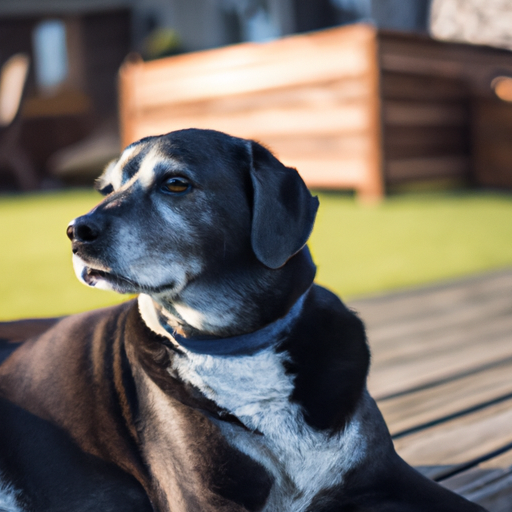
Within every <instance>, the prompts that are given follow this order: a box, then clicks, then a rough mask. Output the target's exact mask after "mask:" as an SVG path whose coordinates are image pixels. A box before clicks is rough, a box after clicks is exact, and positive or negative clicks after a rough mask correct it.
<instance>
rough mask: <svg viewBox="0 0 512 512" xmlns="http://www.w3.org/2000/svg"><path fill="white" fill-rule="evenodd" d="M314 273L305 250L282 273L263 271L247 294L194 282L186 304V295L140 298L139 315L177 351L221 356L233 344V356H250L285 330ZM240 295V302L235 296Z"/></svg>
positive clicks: (218, 285) (295, 314)
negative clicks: (242, 353) (236, 352)
mask: <svg viewBox="0 0 512 512" xmlns="http://www.w3.org/2000/svg"><path fill="white" fill-rule="evenodd" d="M315 271H316V267H315V265H314V264H313V262H312V260H311V256H310V254H309V251H308V250H307V248H305V249H303V251H301V253H300V254H297V255H296V256H295V257H293V258H292V260H290V261H289V262H288V263H287V264H286V265H285V266H284V267H283V268H280V269H277V270H268V269H264V270H263V271H262V272H261V274H262V275H261V276H260V279H259V280H257V281H256V282H257V283H258V284H259V286H254V284H253V286H252V287H251V288H252V289H251V290H250V292H251V293H249V291H248V287H245V288H243V287H244V283H243V282H240V281H242V280H240V279H239V280H238V282H239V283H240V286H241V287H242V290H239V291H238V293H237V290H235V291H233V290H232V289H226V288H225V284H224V283H222V282H220V283H215V286H212V285H211V283H210V284H209V285H206V284H202V283H201V282H200V281H199V282H198V281H196V282H194V283H193V284H192V286H193V289H192V292H191V291H190V290H188V292H189V294H188V297H191V299H188V297H187V294H181V295H180V297H173V298H172V299H170V298H168V297H161V296H149V295H146V294H141V295H140V296H139V310H140V313H141V316H142V318H143V320H144V322H145V323H146V324H147V325H148V327H150V328H151V329H152V330H153V331H154V332H156V333H157V334H160V335H162V336H164V337H166V338H167V339H169V340H170V341H171V343H174V344H175V345H176V346H178V345H181V346H182V347H185V348H189V349H190V350H191V351H193V352H202V348H203V347H204V348H205V349H206V347H208V346H209V347H211V348H209V349H206V350H208V351H210V352H212V353H214V352H216V353H219V354H220V353H227V351H229V348H228V346H230V345H234V344H236V346H237V347H238V350H242V351H244V350H245V351H247V353H250V352H251V351H253V350H256V349H257V348H258V347H262V346H263V345H265V344H266V343H269V342H270V341H271V340H275V339H278V338H279V337H280V336H281V333H283V332H285V331H287V330H288V329H289V326H290V325H291V324H292V323H293V320H294V319H295V318H296V317H297V316H298V313H299V312H300V310H301V308H302V303H303V301H304V298H305V296H306V294H307V291H308V290H309V289H310V288H311V285H312V283H313V280H314V276H315ZM246 275H247V274H246ZM252 275H254V271H252ZM253 283H254V280H253ZM201 286H202V288H201ZM209 290H215V294H214V295H209V293H208V292H209ZM240 291H241V292H242V294H243V297H245V300H242V298H241V297H239V296H238V295H239V294H240ZM197 297H200V299H201V300H200V301H198V300H197ZM247 297H249V299H250V300H247ZM187 299H188V300H187ZM214 346H216V347H217V348H213V347H214ZM242 347H245V348H242Z"/></svg>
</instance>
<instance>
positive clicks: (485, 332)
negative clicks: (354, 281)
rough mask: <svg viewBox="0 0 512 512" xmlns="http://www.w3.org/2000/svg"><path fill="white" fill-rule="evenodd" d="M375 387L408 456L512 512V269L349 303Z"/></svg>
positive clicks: (494, 511)
mask: <svg viewBox="0 0 512 512" xmlns="http://www.w3.org/2000/svg"><path fill="white" fill-rule="evenodd" d="M350 306H351V307H352V308H354V309H355V310H356V311H358V312H359V314H360V316H361V317H362V318H363V320H364V321H365V323H366V325H367V329H368V337H369V340H370V345H371V348H372V354H373V362H372V369H371V372H370V380H369V388H370V392H371V393H372V395H373V396H374V397H375V398H376V399H377V402H378V404H379V407H380V409H381V411H382V413H383V414H384V417H385V419H386V421H387V423H388V426H389V430H390V432H391V434H392V436H393V439H394V443H395V446H396V449H397V451H398V452H399V453H400V455H401V456H402V457H403V458H404V459H405V460H407V461H408V462H409V463H410V464H411V465H413V466H416V467H418V468H420V470H421V471H422V472H424V473H425V474H426V475H428V476H429V477H430V478H433V479H435V480H437V481H439V482H440V483H441V484H442V485H444V486H446V487H448V488H450V489H452V490H455V491H456V492H459V493H460V494H462V495H464V496H466V497H467V498H469V499H470V500H473V501H476V502H478V503H480V504H482V505H483V506H485V507H486V508H487V509H488V510H489V511H491V512H509V511H510V510H511V507H512V270H504V271H499V272H494V273H490V274H487V275H484V276H479V277H473V278H468V279H466V280H461V281H455V282H452V283H448V284H444V285H440V286H434V287H430V288H422V289H419V290H411V291H408V292H401V293H396V294H390V295H383V296H379V297H375V298H371V299H366V300H361V301H354V302H352V303H351V304H350Z"/></svg>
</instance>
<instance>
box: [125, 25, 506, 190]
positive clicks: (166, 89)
mask: <svg viewBox="0 0 512 512" xmlns="http://www.w3.org/2000/svg"><path fill="white" fill-rule="evenodd" d="M509 75H510V76H512V53H511V52H509V51H507V50H498V49H494V48H489V47H481V46H480V47H479V46H471V45H464V44H454V43H446V42H440V41H435V40H433V39H431V38H428V37H426V36H419V35H413V34H405V33H391V32H385V31H379V30H377V29H376V28H375V27H373V26H371V25H364V24H359V25H350V26H345V27H341V28H335V29H328V30H323V31H319V32H313V33H309V34H303V35H295V36H290V37H285V38H281V39H278V40H275V41H272V42H268V43H243V44H239V45H233V46H229V47H225V48H220V49H215V50H208V51H203V52H196V53H191V54H186V55H181V56H177V57H170V58H166V59H159V60H156V61H152V62H146V63H144V62H142V61H133V60H132V61H129V62H126V63H125V64H124V65H123V67H122V70H121V75H120V93H121V125H122V139H123V143H124V144H128V143H130V142H132V141H134V140H136V139H138V138H140V137H143V136H146V135H151V134H160V133H165V132H168V131H171V130H176V129H180V128H187V127H200V128H213V129H218V130H221V131H226V132H228V133H232V134H234V135H238V136H242V137H250V138H255V139H257V140H259V141H261V142H263V143H264V144H266V145H268V146H269V147H270V148H271V149H272V150H274V152H275V153H276V154H277V155H278V157H279V158H281V159H282V160H283V161H284V162H285V163H286V164H288V165H291V166H293V167H296V168H297V169H298V170H299V172H300V173H301V174H302V175H303V177H304V179H305V180H306V182H307V183H308V185H309V186H311V187H320V188H348V189H354V190H356V191H357V192H358V193H359V194H360V196H361V197H362V198H363V199H367V200H372V199H375V198H379V197H381V196H382V195H383V194H384V192H385V190H386V189H387V188H389V187H390V186H393V185H396V184H402V183H407V182H410V181H418V180H420V181H425V180H433V179H436V180H437V179H450V180H464V181H470V182H475V183H477V184H481V185H492V186H512V150H511V149H510V147H511V145H510V144H509V142H510V141H512V133H511V132H510V130H509V127H512V107H511V106H510V105H509V104H507V103H505V102H503V101H502V100H500V99H498V98H497V97H496V95H495V93H494V91H493V88H492V84H493V83H495V79H496V78H497V77H500V76H501V77H503V76H504V77H508V76H509ZM493 81H494V82H493Z"/></svg>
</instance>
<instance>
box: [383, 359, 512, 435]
mask: <svg viewBox="0 0 512 512" xmlns="http://www.w3.org/2000/svg"><path fill="white" fill-rule="evenodd" d="M511 376H512V360H510V359H509V360H508V361H505V362H504V363H503V364H501V365H497V366H494V367H491V368H488V369H487V371H482V372H478V373H474V374H470V375H466V376H463V377H461V378H458V379H456V380H452V381H448V382H446V383H444V384H443V385H440V386H435V387H431V388H426V389H423V390H419V391H417V392H415V393H410V394H407V395H401V396H398V397H395V398H394V399H388V400H382V401H379V402H378V404H379V407H380V410H381V411H382V414H383V415H384V418H385V419H386V423H387V424H388V427H389V430H390V432H391V434H392V435H399V434H400V433H402V435H403V431H405V430H408V429H414V428H418V427H420V426H421V425H426V424H428V423H430V422H440V421H442V420H443V419H444V420H445V421H446V419H447V418H449V417H450V416H453V415H456V414H459V415H460V414H461V412H462V411H466V410H468V409H470V408H473V407H479V406H483V404H486V403H487V404H489V403H490V402H492V401H493V400H496V399H499V398H500V397H503V396H507V395H510V394H511V393H512V378H511Z"/></svg>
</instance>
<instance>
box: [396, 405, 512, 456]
mask: <svg viewBox="0 0 512 512" xmlns="http://www.w3.org/2000/svg"><path fill="white" fill-rule="evenodd" d="M511 426H512V399H510V400H507V401H504V402H501V403H499V404H497V405H494V406H491V407H487V408H485V409H483V410H480V411H477V412H475V413H473V414H468V415H466V416H463V417H461V418H457V419H455V420H453V421H450V422H446V423H442V424H440V425H436V426H433V427H431V428H429V429H428V430H424V431H421V432H418V433H414V434H410V435H408V436H406V437H402V438H400V439H396V440H395V441H394V443H395V446H396V449H397V451H398V453H399V454H400V455H401V456H402V457H403V458H404V459H405V460H406V461H407V462H409V463H410V464H412V465H421V466H428V465H435V464H447V465H450V464H462V463H464V462H466V461H468V460H471V459H477V458H479V457H482V456H484V455H485V454H487V453H490V452H493V451H495V450H498V449H499V448H500V447H502V446H503V445H506V444H509V443H512V428H511Z"/></svg>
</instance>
